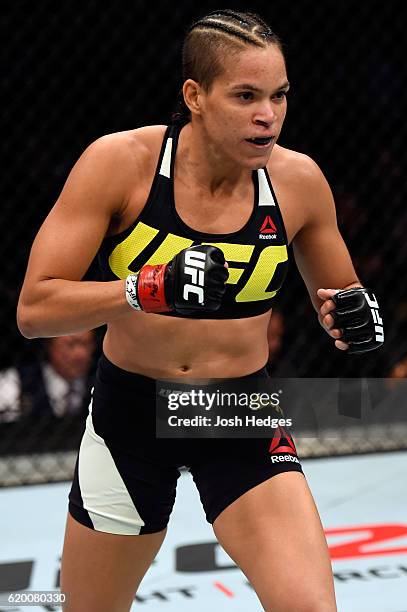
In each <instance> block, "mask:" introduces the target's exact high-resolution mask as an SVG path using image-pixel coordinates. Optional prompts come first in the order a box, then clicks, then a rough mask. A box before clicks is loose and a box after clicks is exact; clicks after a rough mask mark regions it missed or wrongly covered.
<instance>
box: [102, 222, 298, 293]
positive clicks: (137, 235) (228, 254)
mask: <svg viewBox="0 0 407 612" xmlns="http://www.w3.org/2000/svg"><path fill="white" fill-rule="evenodd" d="M159 233H160V230H158V229H155V228H154V227H150V226H149V225H146V224H145V223H142V222H141V221H140V222H139V223H137V225H136V227H135V228H134V230H133V231H132V232H131V234H130V235H129V236H128V237H127V238H126V239H125V240H123V242H121V243H120V244H118V245H117V246H116V248H115V249H114V250H113V251H112V253H111V255H110V257H109V265H110V268H111V270H112V272H113V273H114V274H115V275H116V276H117V277H118V278H121V279H124V278H126V277H127V276H128V275H129V274H134V273H135V272H137V270H130V268H129V265H130V264H131V262H132V261H133V260H134V259H136V257H138V256H139V255H141V253H142V252H143V250H144V249H145V248H146V247H147V246H148V245H149V244H150V242H151V241H152V240H153V239H154V238H155V237H156V236H157V235H158V234H159ZM192 244H193V240H190V239H188V238H183V237H182V236H177V235H176V234H167V236H166V237H165V238H164V240H163V241H162V243H161V244H160V245H159V247H158V248H157V250H156V251H155V252H154V253H153V254H152V255H151V257H150V258H149V259H148V260H147V261H145V262H144V264H143V265H156V264H163V263H168V262H169V261H171V259H172V258H173V257H175V255H177V254H178V253H179V252H180V251H182V249H186V248H187V247H190V246H191V245H192ZM202 244H210V245H213V246H216V247H218V248H219V249H221V251H223V254H224V256H225V259H226V261H227V262H228V264H230V263H231V262H236V263H244V264H249V265H250V267H252V268H253V271H252V273H251V275H250V277H249V279H248V280H247V282H246V284H245V285H244V286H243V288H242V289H241V290H240V291H239V293H238V294H237V295H236V297H235V301H236V302H255V301H259V300H269V299H271V298H273V297H274V296H275V294H276V293H277V290H276V291H266V289H267V287H268V286H269V284H270V282H271V280H272V278H273V276H274V273H275V271H276V268H277V265H278V264H279V263H283V262H284V261H287V259H288V255H287V248H286V246H285V245H281V246H278V245H274V246H267V247H265V248H264V249H262V251H261V252H260V255H259V257H258V258H257V261H256V262H251V257H252V254H253V251H254V245H253V244H230V243H227V242H202ZM246 268H247V266H246V267H244V268H238V267H231V266H229V268H228V271H229V278H228V280H227V281H226V282H227V284H230V285H236V284H237V283H238V282H239V279H240V277H241V276H242V274H243V272H244V271H245V269H246Z"/></svg>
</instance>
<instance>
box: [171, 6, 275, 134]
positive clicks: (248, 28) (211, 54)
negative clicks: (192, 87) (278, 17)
mask: <svg viewBox="0 0 407 612" xmlns="http://www.w3.org/2000/svg"><path fill="white" fill-rule="evenodd" d="M246 45H251V46H255V47H261V48H266V47H267V46H268V45H276V46H277V47H278V48H279V49H280V51H282V45H281V42H280V39H279V38H278V36H277V35H276V34H275V33H274V32H273V31H272V30H271V28H270V27H269V26H268V25H267V23H266V22H265V21H263V19H261V17H259V16H258V15H256V14H255V13H249V12H238V11H233V10H230V9H222V10H216V11H212V12H211V13H209V14H208V15H205V16H204V17H201V18H200V19H198V20H197V21H195V22H194V23H192V25H191V26H190V27H189V29H188V30H187V34H186V37H185V40H184V45H183V50H182V67H183V79H184V81H186V80H187V79H193V80H194V81H196V82H197V83H199V84H200V85H201V86H202V87H203V88H204V89H205V90H206V91H209V89H210V87H211V85H212V83H213V81H214V79H215V78H216V77H217V76H219V75H220V74H221V73H222V71H223V58H225V57H228V56H229V55H230V54H231V53H238V52H240V51H242V50H243V49H244V47H245V46H246ZM171 120H172V122H173V123H178V124H185V123H188V121H190V111H189V109H188V107H187V105H186V104H185V101H184V97H183V95H182V91H181V92H180V94H179V95H178V101H177V107H176V110H175V112H174V113H173V115H172V117H171Z"/></svg>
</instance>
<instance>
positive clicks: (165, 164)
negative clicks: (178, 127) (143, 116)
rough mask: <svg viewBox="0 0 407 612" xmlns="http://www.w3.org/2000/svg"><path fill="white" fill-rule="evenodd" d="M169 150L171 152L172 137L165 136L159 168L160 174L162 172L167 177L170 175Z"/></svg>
mask: <svg viewBox="0 0 407 612" xmlns="http://www.w3.org/2000/svg"><path fill="white" fill-rule="evenodd" d="M171 152H172V138H167V142H166V144H165V151H164V155H163V160H162V162H161V168H160V174H162V176H166V177H167V178H170V175H171Z"/></svg>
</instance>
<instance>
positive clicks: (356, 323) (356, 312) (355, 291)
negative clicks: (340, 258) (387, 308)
mask: <svg viewBox="0 0 407 612" xmlns="http://www.w3.org/2000/svg"><path fill="white" fill-rule="evenodd" d="M331 299H332V300H333V302H334V303H335V309H334V310H333V311H331V313H330V314H331V315H332V317H333V319H334V327H336V328H338V329H339V330H340V331H341V332H342V336H341V337H340V340H342V341H343V342H346V343H347V344H349V349H348V350H347V353H349V354H350V355H354V354H356V353H366V352H367V351H373V350H374V349H377V348H379V347H380V346H382V344H383V342H384V331H383V320H382V318H381V316H380V312H379V304H378V303H377V300H376V297H375V295H374V293H372V291H371V290H370V289H366V288H365V287H354V288H352V289H345V290H344V291H339V292H338V293H335V295H333V296H332V298H331Z"/></svg>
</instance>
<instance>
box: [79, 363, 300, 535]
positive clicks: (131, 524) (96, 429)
mask: <svg viewBox="0 0 407 612" xmlns="http://www.w3.org/2000/svg"><path fill="white" fill-rule="evenodd" d="M249 376H250V377H254V376H257V377H264V376H267V374H266V371H265V369H264V370H260V371H259V372H255V373H253V374H250V375H249ZM244 378H246V377H244ZM240 380H242V379H240ZM155 392H156V387H155V380H154V379H152V378H147V377H145V376H141V375H139V374H133V373H131V372H127V371H124V370H121V369H120V368H118V367H117V366H115V365H114V364H113V363H111V362H110V361H109V360H108V359H107V358H106V357H105V356H102V357H101V359H100V361H99V365H98V370H97V376H96V382H95V388H94V391H93V397H92V401H91V404H90V407H89V415H88V417H87V420H86V428H85V432H84V435H83V438H82V441H81V445H80V449H79V454H78V459H77V462H76V467H75V475H74V480H73V483H72V488H71V491H70V494H69V512H70V514H71V515H72V516H73V517H74V519H76V520H77V521H79V523H82V524H83V525H86V526H87V527H90V528H91V529H95V530H97V531H103V532H106V533H115V534H124V535H138V534H144V533H154V532H157V531H161V530H162V529H164V528H165V527H166V526H167V523H168V520H169V517H170V514H171V511H172V508H173V505H174V501H175V492H176V484H177V479H178V478H179V476H180V468H182V467H186V468H187V469H188V470H189V471H190V473H191V474H192V477H193V479H194V482H195V484H196V486H197V488H198V491H199V495H200V499H201V502H202V505H203V508H204V511H205V514H206V518H207V520H208V522H209V523H213V522H214V520H215V519H216V517H217V516H219V514H220V513H221V512H222V511H223V510H224V509H225V508H226V507H227V506H228V505H229V504H231V503H232V502H233V501H235V500H236V499H238V498H239V497H240V496H241V495H243V494H244V493H245V492H246V491H248V490H249V489H251V488H253V487H255V486H256V485H258V484H260V483H262V482H264V481H265V480H267V479H268V478H270V477H272V476H275V475H276V474H280V473H281V472H289V471H297V472H302V469H301V465H300V462H299V460H298V457H297V455H296V452H295V446H294V443H293V442H292V439H291V437H289V441H288V446H287V444H286V443H285V444H283V445H282V446H281V450H280V451H279V448H278V447H277V448H276V445H275V444H274V443H272V444H271V440H270V439H267V438H261V439H258V438H256V439H253V438H252V439H227V440H225V439H194V440H187V439H182V440H180V439H164V438H161V439H160V438H156V437H155ZM287 449H288V451H289V452H287Z"/></svg>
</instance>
